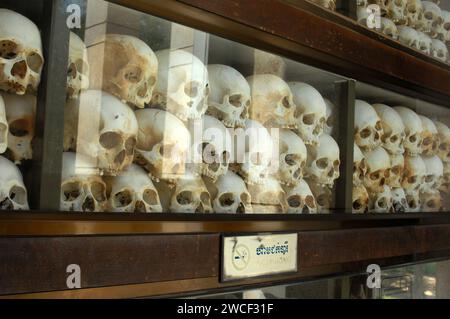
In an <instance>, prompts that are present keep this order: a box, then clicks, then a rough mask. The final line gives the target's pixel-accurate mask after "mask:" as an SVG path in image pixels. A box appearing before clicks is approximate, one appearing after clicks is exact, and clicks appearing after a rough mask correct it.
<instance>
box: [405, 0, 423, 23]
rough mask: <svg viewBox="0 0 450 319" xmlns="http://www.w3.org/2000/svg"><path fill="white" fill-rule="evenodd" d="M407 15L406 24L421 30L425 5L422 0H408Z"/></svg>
mask: <svg viewBox="0 0 450 319" xmlns="http://www.w3.org/2000/svg"><path fill="white" fill-rule="evenodd" d="M407 1H408V2H407V4H406V8H405V15H406V24H407V25H408V26H410V27H411V28H414V29H416V30H421V28H422V20H423V17H422V15H423V6H422V1H420V0H407Z"/></svg>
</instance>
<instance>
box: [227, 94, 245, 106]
mask: <svg viewBox="0 0 450 319" xmlns="http://www.w3.org/2000/svg"><path fill="white" fill-rule="evenodd" d="M241 99H242V96H241V95H240V94H234V95H231V96H230V98H229V100H230V104H231V105H233V106H234V107H241Z"/></svg>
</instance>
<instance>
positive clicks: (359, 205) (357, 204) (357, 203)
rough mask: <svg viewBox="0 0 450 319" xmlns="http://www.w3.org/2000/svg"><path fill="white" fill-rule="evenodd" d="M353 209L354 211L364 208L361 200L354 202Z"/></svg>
mask: <svg viewBox="0 0 450 319" xmlns="http://www.w3.org/2000/svg"><path fill="white" fill-rule="evenodd" d="M352 207H353V209H354V210H360V209H361V208H362V207H363V205H362V203H361V201H360V200H359V199H357V200H355V201H354V202H353V205H352Z"/></svg>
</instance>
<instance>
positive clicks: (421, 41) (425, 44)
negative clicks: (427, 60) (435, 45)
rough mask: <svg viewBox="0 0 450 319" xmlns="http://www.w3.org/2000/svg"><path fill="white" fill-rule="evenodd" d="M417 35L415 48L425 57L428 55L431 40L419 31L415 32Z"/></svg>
mask: <svg viewBox="0 0 450 319" xmlns="http://www.w3.org/2000/svg"><path fill="white" fill-rule="evenodd" d="M417 35H418V43H417V48H418V49H419V50H420V51H422V52H423V53H425V54H426V55H430V54H431V44H432V41H431V38H430V37H429V36H428V35H427V34H425V33H423V32H421V31H417Z"/></svg>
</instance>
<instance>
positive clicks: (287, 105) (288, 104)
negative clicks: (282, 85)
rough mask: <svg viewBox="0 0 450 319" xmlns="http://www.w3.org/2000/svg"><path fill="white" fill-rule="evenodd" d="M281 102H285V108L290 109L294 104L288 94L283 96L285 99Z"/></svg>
mask: <svg viewBox="0 0 450 319" xmlns="http://www.w3.org/2000/svg"><path fill="white" fill-rule="evenodd" d="M281 103H282V104H283V106H284V107H285V108H288V109H289V108H290V107H291V106H292V105H291V103H290V102H289V97H288V96H285V97H284V98H283V100H282V101H281Z"/></svg>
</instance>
